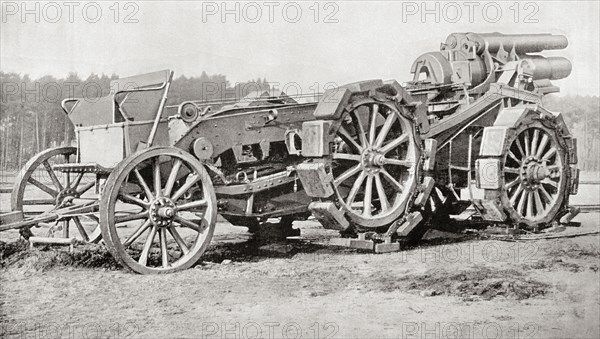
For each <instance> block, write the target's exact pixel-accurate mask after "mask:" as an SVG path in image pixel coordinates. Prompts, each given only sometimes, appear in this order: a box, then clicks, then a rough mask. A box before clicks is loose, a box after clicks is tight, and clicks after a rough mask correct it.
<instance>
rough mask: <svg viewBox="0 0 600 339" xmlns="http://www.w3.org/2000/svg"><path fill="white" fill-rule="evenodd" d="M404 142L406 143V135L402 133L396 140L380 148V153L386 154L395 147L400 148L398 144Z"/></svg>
mask: <svg viewBox="0 0 600 339" xmlns="http://www.w3.org/2000/svg"><path fill="white" fill-rule="evenodd" d="M406 141H408V134H406V133H403V134H401V135H400V136H399V137H398V138H396V139H394V140H392V141H391V142H390V143H388V144H387V145H385V146H383V147H382V148H381V153H383V154H387V153H389V152H390V151H391V150H393V149H395V148H396V147H398V146H400V144H402V143H403V142H406Z"/></svg>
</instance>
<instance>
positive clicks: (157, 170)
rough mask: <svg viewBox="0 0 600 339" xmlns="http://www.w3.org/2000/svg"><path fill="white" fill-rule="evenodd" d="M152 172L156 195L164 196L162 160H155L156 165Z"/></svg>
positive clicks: (157, 158)
mask: <svg viewBox="0 0 600 339" xmlns="http://www.w3.org/2000/svg"><path fill="white" fill-rule="evenodd" d="M152 172H153V173H154V180H153V181H154V194H155V196H156V197H160V196H161V195H162V192H161V191H162V186H161V184H160V158H159V157H156V158H154V164H153V166H152Z"/></svg>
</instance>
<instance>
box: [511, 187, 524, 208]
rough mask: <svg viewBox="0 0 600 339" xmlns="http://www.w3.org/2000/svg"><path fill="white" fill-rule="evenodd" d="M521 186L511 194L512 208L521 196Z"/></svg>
mask: <svg viewBox="0 0 600 339" xmlns="http://www.w3.org/2000/svg"><path fill="white" fill-rule="evenodd" d="M523 189H524V187H523V185H519V187H517V189H516V190H515V191H514V192H513V194H512V195H511V197H510V204H511V205H512V206H514V205H515V202H517V199H518V198H519V196H520V195H521V193H523ZM519 203H521V201H520V200H519Z"/></svg>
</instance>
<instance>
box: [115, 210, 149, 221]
mask: <svg viewBox="0 0 600 339" xmlns="http://www.w3.org/2000/svg"><path fill="white" fill-rule="evenodd" d="M145 218H148V211H143V212H140V213H134V214H129V215H122V216H116V215H115V224H119V223H122V222H127V221H132V220H139V219H145Z"/></svg>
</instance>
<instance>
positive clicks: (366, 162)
mask: <svg viewBox="0 0 600 339" xmlns="http://www.w3.org/2000/svg"><path fill="white" fill-rule="evenodd" d="M384 159H385V156H384V155H383V154H381V153H379V152H378V151H377V148H375V147H373V148H367V149H365V150H364V151H363V153H362V164H363V167H364V168H365V169H367V170H369V171H374V172H377V171H378V170H379V168H381V166H383V164H384V162H383V160H384Z"/></svg>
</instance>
